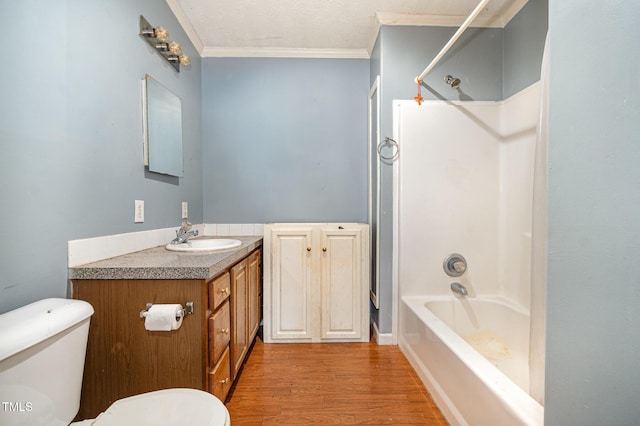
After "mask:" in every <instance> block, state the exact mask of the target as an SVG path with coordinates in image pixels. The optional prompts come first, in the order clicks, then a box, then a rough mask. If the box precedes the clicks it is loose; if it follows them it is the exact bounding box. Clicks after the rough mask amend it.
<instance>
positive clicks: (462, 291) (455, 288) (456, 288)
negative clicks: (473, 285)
mask: <svg viewBox="0 0 640 426" xmlns="http://www.w3.org/2000/svg"><path fill="white" fill-rule="evenodd" d="M451 291H452V292H454V293H458V294H459V295H461V296H466V295H467V294H469V292H468V291H467V288H466V287H465V286H463V285H462V284H460V283H457V282H456V283H451Z"/></svg>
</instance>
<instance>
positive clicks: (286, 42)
mask: <svg viewBox="0 0 640 426" xmlns="http://www.w3.org/2000/svg"><path fill="white" fill-rule="evenodd" d="M166 1H167V3H168V4H169V7H170V8H171V9H172V11H173V13H174V14H175V15H176V17H177V18H178V21H180V24H181V25H182V26H183V28H184V29H185V31H186V32H187V34H188V36H189V38H190V39H191V42H192V43H193V44H194V45H195V46H196V49H198V51H199V53H200V55H201V56H203V57H205V56H227V57H233V56H247V57H251V56H267V57H351V58H366V57H368V56H369V54H370V52H371V48H372V47H373V43H374V42H375V37H376V35H377V32H378V28H379V27H380V25H442V26H459V25H460V24H461V23H462V22H463V21H464V19H465V18H466V17H467V16H468V15H469V14H470V13H471V11H472V10H473V9H474V8H475V7H476V6H477V4H478V3H479V0H315V1H311V0H166ZM526 2H527V0H493V1H491V2H489V3H488V5H487V7H485V8H484V10H483V11H482V12H481V13H480V15H479V16H478V18H477V19H476V21H475V22H474V26H486V27H503V26H504V25H506V24H507V23H508V22H509V20H511V18H512V17H513V16H514V15H515V14H516V13H517V12H518V11H519V10H520V9H521V8H522V7H523V6H524V5H525V4H526Z"/></svg>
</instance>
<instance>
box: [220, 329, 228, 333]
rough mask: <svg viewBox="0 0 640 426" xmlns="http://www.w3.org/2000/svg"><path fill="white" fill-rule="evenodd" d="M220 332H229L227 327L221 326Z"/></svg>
mask: <svg viewBox="0 0 640 426" xmlns="http://www.w3.org/2000/svg"><path fill="white" fill-rule="evenodd" d="M220 333H222V334H229V329H228V328H221V329H220Z"/></svg>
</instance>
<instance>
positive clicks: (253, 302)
mask: <svg viewBox="0 0 640 426" xmlns="http://www.w3.org/2000/svg"><path fill="white" fill-rule="evenodd" d="M248 262H249V264H248V268H249V300H248V301H247V309H248V310H249V312H247V318H248V321H249V323H248V328H249V341H250V342H252V341H253V338H254V337H255V336H256V334H257V333H258V328H259V327H260V282H261V280H260V278H261V275H262V274H261V271H260V251H259V250H256V251H254V252H253V253H251V254H250V255H249V258H248Z"/></svg>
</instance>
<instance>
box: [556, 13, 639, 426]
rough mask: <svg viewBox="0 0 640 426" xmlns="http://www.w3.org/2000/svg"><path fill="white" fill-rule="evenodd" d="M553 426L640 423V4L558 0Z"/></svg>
mask: <svg viewBox="0 0 640 426" xmlns="http://www.w3.org/2000/svg"><path fill="white" fill-rule="evenodd" d="M549 29H550V30H549V31H550V37H551V46H550V50H551V55H550V68H551V72H550V74H551V79H550V94H549V144H548V149H549V154H548V155H549V157H548V158H549V160H548V171H549V179H548V209H549V217H548V219H549V235H548V284H547V343H546V348H547V354H546V391H545V394H546V405H545V424H547V425H550V426H554V425H605V424H606V425H637V424H638V421H639V419H640V404H639V403H638V402H639V395H640V369H638V359H639V358H638V353H640V308H639V307H640V263H638V258H640V221H639V219H640V167H639V165H640V84H639V82H640V81H639V79H638V77H639V76H640V3H639V2H637V1H627V2H619V1H616V2H603V1H599V0H553V1H551V2H550V5H549Z"/></svg>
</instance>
